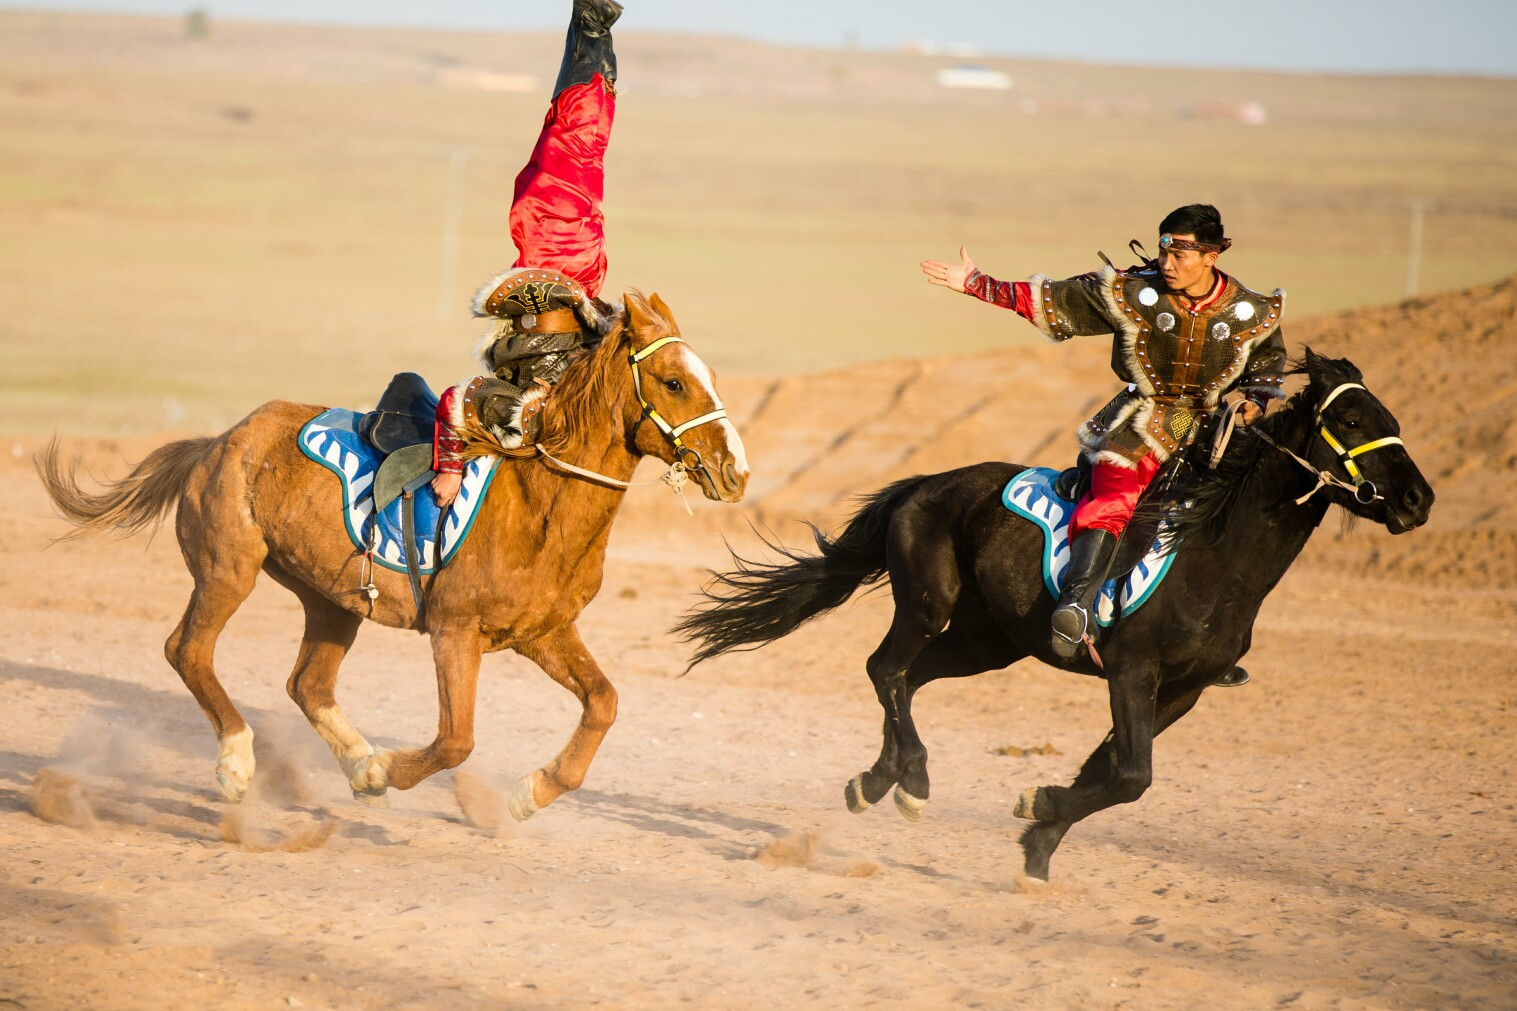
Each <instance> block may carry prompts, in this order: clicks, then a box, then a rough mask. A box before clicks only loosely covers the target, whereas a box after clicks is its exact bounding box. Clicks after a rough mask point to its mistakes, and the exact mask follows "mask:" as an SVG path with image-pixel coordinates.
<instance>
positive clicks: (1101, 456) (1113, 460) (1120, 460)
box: [1085, 449, 1162, 470]
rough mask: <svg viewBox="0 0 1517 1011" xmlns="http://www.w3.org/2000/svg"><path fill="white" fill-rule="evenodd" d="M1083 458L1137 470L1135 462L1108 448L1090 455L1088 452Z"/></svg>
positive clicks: (1092, 461)
mask: <svg viewBox="0 0 1517 1011" xmlns="http://www.w3.org/2000/svg"><path fill="white" fill-rule="evenodd" d="M1085 458H1086V459H1087V460H1089V461H1090V462H1091V463H1109V464H1111V465H1112V466H1113V467H1122V468H1124V469H1126V470H1137V469H1138V465H1137V464H1135V463H1133V462H1132V461H1131V460H1129V459H1128V458H1127V457H1125V456H1123V455H1122V454H1121V453H1113V452H1112V451H1111V450H1109V449H1103V450H1101V451H1100V452H1099V453H1097V454H1096V455H1095V456H1090V455H1089V454H1086V457H1085ZM1161 459H1162V458H1161Z"/></svg>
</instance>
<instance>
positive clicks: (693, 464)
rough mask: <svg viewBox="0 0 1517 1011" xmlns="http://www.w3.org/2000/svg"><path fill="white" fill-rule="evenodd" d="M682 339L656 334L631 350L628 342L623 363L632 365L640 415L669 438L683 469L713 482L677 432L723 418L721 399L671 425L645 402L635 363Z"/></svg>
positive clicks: (641, 376)
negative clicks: (681, 422)
mask: <svg viewBox="0 0 1517 1011" xmlns="http://www.w3.org/2000/svg"><path fill="white" fill-rule="evenodd" d="M683 343H685V342H684V340H682V339H681V338H679V337H674V336H669V337H660V338H659V339H658V340H656V341H653V342H652V343H650V344H648V345H647V346H646V347H644V348H643V349H642V350H641V351H633V350H632V346H631V345H630V344H629V345H628V346H627V364H628V365H630V366H631V367H632V389H633V390H634V391H635V392H636V393H637V402H638V403H639V404H641V405H642V407H643V417H645V418H647V419H648V420H649V421H651V422H653V424H654V425H655V426H657V427H658V430H659V431H660V432H663V433H664V438H666V439H668V440H669V442H670V443H671V444H672V445H673V446H674V451H675V452H676V453H677V454H678V455H679V461H678V462H679V463H680V465H681V466H683V467H684V468H685V469H686V470H696V469H699V470H700V471H701V472H702V473H703V474H705V475H706V479H707V480H709V481H711V482H712V483H713V484H715V480H716V479H715V478H714V477H712V475H711V471H709V470H707V469H706V463H705V461H704V460H702V459H701V454H700V453H699V452H698V451H696V450H694V449H692V448H690V447H689V446H687V445H685V442H684V440H683V439H681V438H680V436H682V435H684V434H685V433H686V432H688V431H690V430H691V429H692V428H697V427H699V426H701V425H704V424H706V423H707V422H708V421H720V420H722V419H723V418H725V417H726V416H727V409H726V408H724V407H723V406H722V402H721V401H720V400H718V401H717V402H716V410H714V411H708V412H707V413H705V414H702V415H701V416H700V417H698V418H692V419H690V420H689V421H687V422H685V423H684V424H683V425H679V426H674V425H671V424H669V422H667V421H665V420H664V416H663V415H662V414H659V413H658V408H656V407H654V406H653V405H652V404H650V403H648V398H647V397H645V396H643V374H642V371H641V370H640V369H639V368H638V363H639V362H641V361H642V360H643V359H644V358H649V357H651V356H652V355H653V353H654V352H655V351H657V350H658V349H659V348H662V347H663V346H664V345H666V344H683Z"/></svg>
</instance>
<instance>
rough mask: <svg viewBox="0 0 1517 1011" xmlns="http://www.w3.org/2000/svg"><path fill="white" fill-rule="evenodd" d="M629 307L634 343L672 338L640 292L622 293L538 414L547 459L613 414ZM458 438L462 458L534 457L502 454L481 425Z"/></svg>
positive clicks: (670, 327) (522, 452) (627, 340)
mask: <svg viewBox="0 0 1517 1011" xmlns="http://www.w3.org/2000/svg"><path fill="white" fill-rule="evenodd" d="M656 297H657V296H655V298H656ZM634 302H635V303H636V305H637V307H638V310H639V315H640V316H641V317H643V318H644V319H646V321H647V323H646V324H645V325H644V327H643V329H642V330H640V331H639V332H637V334H636V335H635V336H636V337H637V339H638V340H639V342H640V343H642V344H647V343H648V342H650V341H653V340H657V339H658V338H659V337H664V336H668V335H669V334H672V333H673V332H674V324H673V323H672V322H670V321H669V320H666V319H665V318H664V317H663V316H662V315H660V314H659V313H658V312H657V311H655V310H654V309H653V308H652V307H651V306H650V305H649V304H648V302H647V300H646V299H644V298H643V295H642V293H641V292H639V291H637V290H636V289H628V290H627V292H626V294H625V302H624V304H623V306H622V307H620V310H619V311H616V310H614V309H613V313H614V315H611V316H610V318H609V326H608V328H607V332H606V334H605V336H604V337H602V338H601V339H600V340H599V342H598V343H597V344H596V345H595V346H594V347H593V348H591V349H589V350H588V351H587V353H585V354H584V355H582V356H580V357H579V358H576V359H575V360H574V361H573V362H571V363H570V364H569V366H568V367H567V368H566V369H564V373H563V375H562V376H560V377H559V380H558V382H557V383H556V384H555V385H554V387H553V391H552V394H551V395H550V396H549V397H548V402H547V404H546V405H545V406H544V408H543V413H542V429H541V431H540V432H539V434H538V438H537V440H536V445H540V446H542V447H543V448H544V449H545V450H547V451H548V452H549V453H552V454H554V455H561V454H563V453H565V452H567V451H569V450H570V448H571V441H572V440H573V439H574V437H575V436H576V435H583V433H585V432H594V431H598V430H599V429H600V428H601V427H602V426H604V424H605V420H606V418H607V417H608V416H609V415H610V414H611V412H612V410H613V409H614V408H613V406H612V401H613V400H614V399H616V395H617V394H616V384H617V383H620V382H623V381H624V376H623V375H622V374H621V372H625V370H626V367H627V366H626V357H627V348H628V346H629V345H630V344H631V342H632V340H633V337H634V333H633V327H632V323H631V318H632V317H631V314H630V313H629V312H628V311H627V309H626V305H627V304H632V303H634ZM619 369H620V370H621V372H619V371H618V370H619ZM460 435H461V436H462V438H463V441H464V446H465V448H464V455H465V456H486V455H495V456H506V457H522V456H531V455H533V454H535V453H536V448H535V446H522V447H520V448H517V449H507V448H506V447H505V446H503V445H501V443H500V440H499V439H498V438H496V436H495V435H494V433H492V432H490V431H489V430H488V429H486V428H485V427H484V426H483V425H478V426H469V427H468V428H466V429H465V430H464V431H462V432H461V433H460Z"/></svg>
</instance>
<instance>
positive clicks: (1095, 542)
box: [1052, 530, 1117, 660]
mask: <svg viewBox="0 0 1517 1011" xmlns="http://www.w3.org/2000/svg"><path fill="white" fill-rule="evenodd" d="M1116 548H1117V538H1116V535H1114V534H1112V533H1111V532H1110V531H1107V530H1086V531H1085V532H1084V533H1082V534H1080V535H1079V536H1078V537H1076V538H1075V542H1074V545H1073V546H1072V547H1071V548H1070V556H1069V568H1067V569H1065V570H1064V591H1063V592H1062V593H1061V594H1059V606H1058V607H1056V608H1054V612H1053V622H1052V624H1053V652H1054V656H1056V657H1058V658H1059V659H1060V660H1070V659H1073V657H1074V655H1075V654H1076V653H1077V652H1079V649H1080V643H1081V642H1082V641H1083V640H1084V639H1085V636H1086V635H1087V634H1090V633H1093V631H1094V628H1093V626H1094V624H1095V618H1094V617H1093V615H1092V613H1091V609H1092V606H1093V605H1094V604H1095V600H1096V595H1097V594H1099V593H1100V592H1101V584H1102V583H1104V582H1106V570H1107V569H1109V568H1110V567H1111V559H1112V555H1113V554H1115V553H1116Z"/></svg>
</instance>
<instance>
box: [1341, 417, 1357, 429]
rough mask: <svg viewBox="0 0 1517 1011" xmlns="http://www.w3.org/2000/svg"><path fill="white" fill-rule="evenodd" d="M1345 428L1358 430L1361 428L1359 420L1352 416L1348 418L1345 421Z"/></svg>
mask: <svg viewBox="0 0 1517 1011" xmlns="http://www.w3.org/2000/svg"><path fill="white" fill-rule="evenodd" d="M1343 427H1344V428H1358V427H1359V419H1358V418H1356V417H1354V416H1353V415H1350V416H1348V417H1347V418H1344V419H1343Z"/></svg>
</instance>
